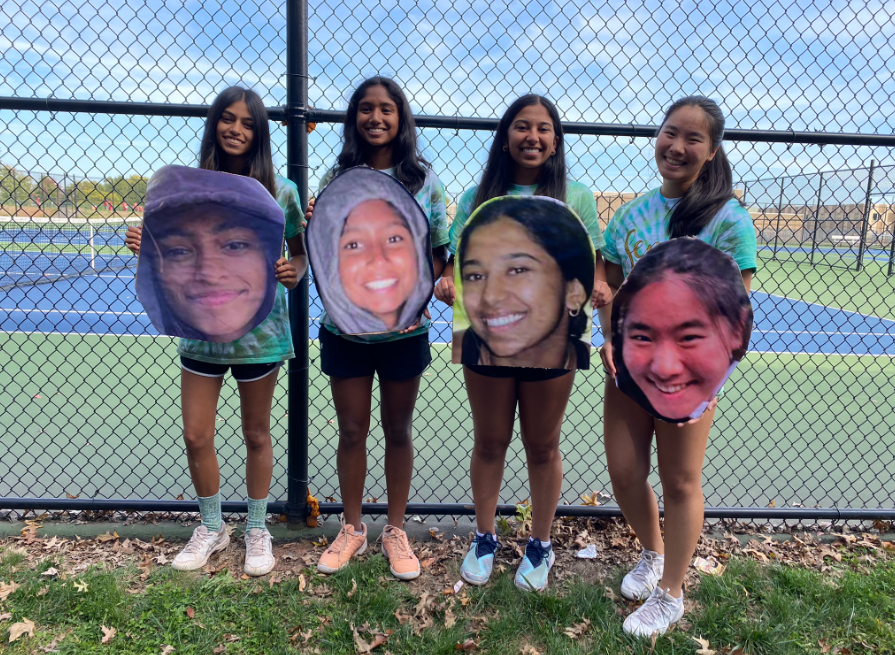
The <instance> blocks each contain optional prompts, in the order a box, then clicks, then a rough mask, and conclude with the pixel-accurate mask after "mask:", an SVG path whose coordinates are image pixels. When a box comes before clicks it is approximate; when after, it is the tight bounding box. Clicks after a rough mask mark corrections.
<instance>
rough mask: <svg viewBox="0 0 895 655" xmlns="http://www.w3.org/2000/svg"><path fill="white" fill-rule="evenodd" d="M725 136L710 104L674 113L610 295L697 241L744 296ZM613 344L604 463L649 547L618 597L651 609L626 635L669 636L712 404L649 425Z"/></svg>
mask: <svg viewBox="0 0 895 655" xmlns="http://www.w3.org/2000/svg"><path fill="white" fill-rule="evenodd" d="M723 135H724V115H723V114H722V113H721V110H720V109H719V108H718V105H717V104H715V102H713V101H711V100H709V99H708V98H703V97H701V96H691V97H687V98H683V99H681V100H678V101H677V102H675V103H674V104H673V105H671V107H669V109H668V111H667V112H666V114H665V118H664V120H663V122H662V125H661V127H660V128H659V132H658V135H657V137H656V149H655V157H656V165H657V167H658V169H659V175H660V176H661V177H662V186H661V187H660V188H658V189H654V190H652V191H650V192H648V193H646V194H645V195H643V196H640V197H639V198H637V199H635V200H633V201H631V202H629V203H627V204H625V205H623V206H622V207H621V208H619V210H618V211H616V212H615V215H614V216H613V217H612V220H611V221H610V222H609V225H608V226H607V228H606V245H605V247H604V249H603V254H604V256H605V257H606V261H607V263H606V274H607V279H608V281H609V284H610V286H612V287H615V288H618V287H619V286H620V285H621V283H622V281H623V280H624V278H625V277H626V276H627V275H628V274H629V273H630V272H631V269H632V268H633V266H634V263H635V262H636V261H637V260H638V259H639V258H640V257H642V256H644V255H645V254H646V252H647V251H648V250H649V249H650V248H652V247H653V246H655V245H656V244H658V243H660V242H663V241H667V240H669V239H673V238H675V237H682V236H695V237H697V238H699V239H701V240H702V241H705V242H707V243H708V244H710V245H712V246H714V247H716V248H718V249H719V250H721V251H722V252H725V253H727V254H729V255H730V256H731V257H732V258H733V260H734V261H735V262H736V264H737V266H738V267H739V270H740V272H741V276H742V280H743V284H744V285H745V288H746V291H747V292H748V289H749V285H750V282H751V279H752V273H753V271H755V269H756V249H757V246H756V238H755V230H754V228H753V226H752V219H751V218H750V216H749V213H748V212H747V211H746V210H745V208H743V207H742V206H741V205H740V204H739V203H738V202H737V201H736V200H735V199H734V193H733V182H732V180H733V176H732V172H731V169H730V164H729V163H728V161H727V156H726V155H725V154H724V149H723V148H722V147H721V139H722V137H723ZM613 311H614V310H613ZM607 314H608V312H606V311H605V310H604V311H603V312H602V313H601V316H600V319H601V323H602V326H603V333H604V334H606V335H609V327H608V325H607V324H608V320H607V319H608V315H607ZM683 334H684V336H683V337H682V338H683V339H685V340H687V341H688V342H692V341H693V340H692V339H691V338H690V335H688V334H687V333H683ZM612 344H613V341H612V336H611V335H609V336H607V338H606V343H605V344H604V345H603V347H602V349H601V351H600V356H601V357H602V360H603V367H604V368H605V369H606V371H607V373H608V375H607V378H606V393H605V401H604V438H605V442H606V459H607V463H608V467H609V476H610V479H611V480H612V489H613V492H614V494H615V498H616V500H617V501H618V504H619V507H620V508H621V510H622V513H623V514H624V516H625V519H626V520H627V521H628V523H629V524H630V525H631V527H632V528H633V529H634V532H635V533H636V534H637V537H638V538H639V539H640V543H641V544H642V545H643V551H642V553H641V557H640V562H639V563H638V564H637V566H636V567H634V569H633V570H632V571H631V572H630V573H628V574H627V575H626V576H625V578H624V580H623V581H622V585H621V591H622V595H624V596H625V597H626V598H629V599H632V600H644V599H645V600H646V602H645V603H644V604H643V605H642V606H641V607H640V608H638V609H637V610H636V611H635V612H634V613H633V614H631V615H630V616H629V617H628V618H627V619H626V620H625V622H624V629H625V631H626V632H628V633H630V634H634V635H641V636H647V637H648V636H650V635H651V634H652V633H653V632H656V631H658V632H659V633H660V634H661V633H664V632H665V631H666V630H667V629H668V627H669V626H670V625H671V624H673V623H675V622H677V621H678V620H680V618H681V616H682V615H683V613H684V604H683V594H682V585H683V582H684V574H685V573H686V571H687V566H688V564H689V562H690V558H691V557H692V555H693V551H694V550H695V549H696V543H697V541H698V540H699V535H700V533H701V531H702V524H703V513H704V507H703V505H704V500H703V496H702V462H703V458H704V457H705V449H706V443H707V441H708V435H709V429H710V428H711V425H712V418H713V416H714V410H715V407H714V404H715V403H713V404H711V405H710V406H709V408H708V409H707V410H706V411H705V413H704V414H703V415H702V416H701V417H700V418H699V419H697V420H695V421H691V422H689V423H687V424H673V423H666V422H664V421H661V420H658V419H655V418H653V417H652V416H650V414H649V413H647V411H646V410H645V409H643V408H642V407H640V406H639V405H638V404H637V403H635V402H634V401H633V400H631V399H630V398H629V397H628V396H626V395H625V394H623V393H622V392H621V391H619V390H618V388H617V387H616V384H615V382H614V378H615V375H616V370H615V367H614V365H613V356H612ZM653 434H655V435H656V448H657V451H658V457H659V478H660V479H661V481H662V491H663V494H664V499H665V537H666V540H665V541H663V539H662V533H661V529H660V526H659V508H658V505H657V504H656V497H655V494H654V493H653V489H652V487H650V484H649V482H648V480H647V476H648V475H649V470H650V451H651V448H652V441H653ZM666 565H667V566H666Z"/></svg>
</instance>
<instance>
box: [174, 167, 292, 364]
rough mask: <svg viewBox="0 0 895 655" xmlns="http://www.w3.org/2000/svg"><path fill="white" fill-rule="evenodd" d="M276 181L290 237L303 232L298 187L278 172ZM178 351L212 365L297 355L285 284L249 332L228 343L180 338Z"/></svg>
mask: <svg viewBox="0 0 895 655" xmlns="http://www.w3.org/2000/svg"><path fill="white" fill-rule="evenodd" d="M276 183H277V187H276V189H277V203H278V204H279V205H280V207H281V208H282V209H283V213H284V214H286V233H285V238H286V239H291V238H292V237H295V236H298V235H299V234H301V232H302V231H303V228H302V226H301V221H302V218H303V217H304V214H303V213H302V211H301V204H300V202H299V199H298V187H297V186H295V183H294V182H292V181H291V180H287V179H286V178H285V177H280V176H279V175H277V176H276ZM177 352H178V353H179V354H181V355H183V356H184V357H189V358H190V359H197V360H199V361H200V362H210V363H212V364H266V363H269V362H281V361H283V360H285V359H291V358H293V357H295V352H294V351H293V350H292V333H291V331H290V329H289V310H288V308H287V306H286V287H284V286H283V285H282V284H277V297H276V300H274V304H273V310H271V312H270V316H268V317H267V318H266V319H264V321H262V322H261V325H259V326H258V327H256V328H255V329H254V330H252V331H251V332H249V333H248V334H247V335H245V336H243V337H240V338H239V339H237V340H236V341H231V342H229V343H212V342H211V341H197V340H194V339H181V340H180V345H179V346H178V348H177Z"/></svg>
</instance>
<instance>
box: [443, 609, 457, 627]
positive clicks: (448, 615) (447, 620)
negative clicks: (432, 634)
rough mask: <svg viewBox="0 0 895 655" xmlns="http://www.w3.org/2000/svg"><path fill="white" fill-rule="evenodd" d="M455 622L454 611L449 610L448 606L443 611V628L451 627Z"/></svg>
mask: <svg viewBox="0 0 895 655" xmlns="http://www.w3.org/2000/svg"><path fill="white" fill-rule="evenodd" d="M455 623H457V617H456V616H454V613H453V612H452V611H451V608H450V607H448V608H447V609H446V610H445V611H444V627H445V628H448V629H450V628H453V627H454V624H455Z"/></svg>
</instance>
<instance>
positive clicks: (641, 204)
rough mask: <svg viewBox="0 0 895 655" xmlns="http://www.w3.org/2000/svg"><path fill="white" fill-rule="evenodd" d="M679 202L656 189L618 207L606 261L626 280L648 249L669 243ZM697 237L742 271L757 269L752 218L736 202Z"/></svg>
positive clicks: (610, 227) (608, 231)
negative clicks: (670, 220)
mask: <svg viewBox="0 0 895 655" xmlns="http://www.w3.org/2000/svg"><path fill="white" fill-rule="evenodd" d="M678 200H679V199H678V198H665V197H664V196H662V194H661V193H659V189H653V190H652V191H648V192H647V193H645V194H643V195H642V196H640V197H639V198H635V199H634V200H632V201H631V202H628V203H625V204H624V205H622V206H621V207H619V208H618V210H617V211H616V212H615V214H614V215H613V216H612V220H610V221H609V224H608V225H607V226H606V235H605V236H606V245H605V246H603V257H605V258H606V261H610V262H612V263H613V264H619V265H620V266H621V267H622V270H623V272H624V274H625V277H628V274H629V273H630V272H631V269H632V268H634V264H635V263H637V260H638V259H640V258H641V257H643V256H644V255H645V254H646V253H647V251H648V250H649V249H650V248H652V247H653V246H654V245H656V244H657V243H661V242H663V241H668V219H669V217H670V216H671V211H672V210H673V209H674V206H675V205H676V204H677V203H678ZM697 237H698V238H699V239H701V240H702V241H705V242H706V243H707V244H709V245H710V246H714V247H715V248H717V249H718V250H720V251H721V252H724V253H727V254H728V255H730V256H731V257H733V260H734V261H735V262H736V263H737V266H739V267H740V270H741V271H745V270H749V269H752V270H755V269H756V268H757V267H758V265H757V261H756V256H757V250H758V243H757V240H756V237H755V227H754V226H753V224H752V217H751V216H750V215H749V212H748V211H746V208H745V207H743V206H742V205H740V203H739V202H737V201H736V200H733V199H731V200H730V201H729V202H728V203H727V204H726V205H724V206H723V207H722V208H721V211H719V212H718V213H717V214H715V216H714V217H713V218H712V220H710V221H709V223H708V225H706V226H705V227H704V228H703V229H702V231H701V232H700V233H699V234H698V235H697Z"/></svg>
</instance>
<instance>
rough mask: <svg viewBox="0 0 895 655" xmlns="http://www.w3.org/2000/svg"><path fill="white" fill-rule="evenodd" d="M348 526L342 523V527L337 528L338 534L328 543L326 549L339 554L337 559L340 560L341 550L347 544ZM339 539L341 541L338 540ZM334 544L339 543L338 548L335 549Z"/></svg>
mask: <svg viewBox="0 0 895 655" xmlns="http://www.w3.org/2000/svg"><path fill="white" fill-rule="evenodd" d="M348 536H349V533H348V526H347V525H345V523H344V522H343V523H342V529H341V530H339V534H337V535H336V538H335V539H334V540H333V542H332V543H331V544H330V545H329V548H327V549H326V552H328V553H336V554H338V556H339V561H340V562H341V561H342V551H343V550H345V546H347V545H348ZM339 540H341V542H340V541H339ZM336 544H338V545H339V549H338V550H336Z"/></svg>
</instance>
